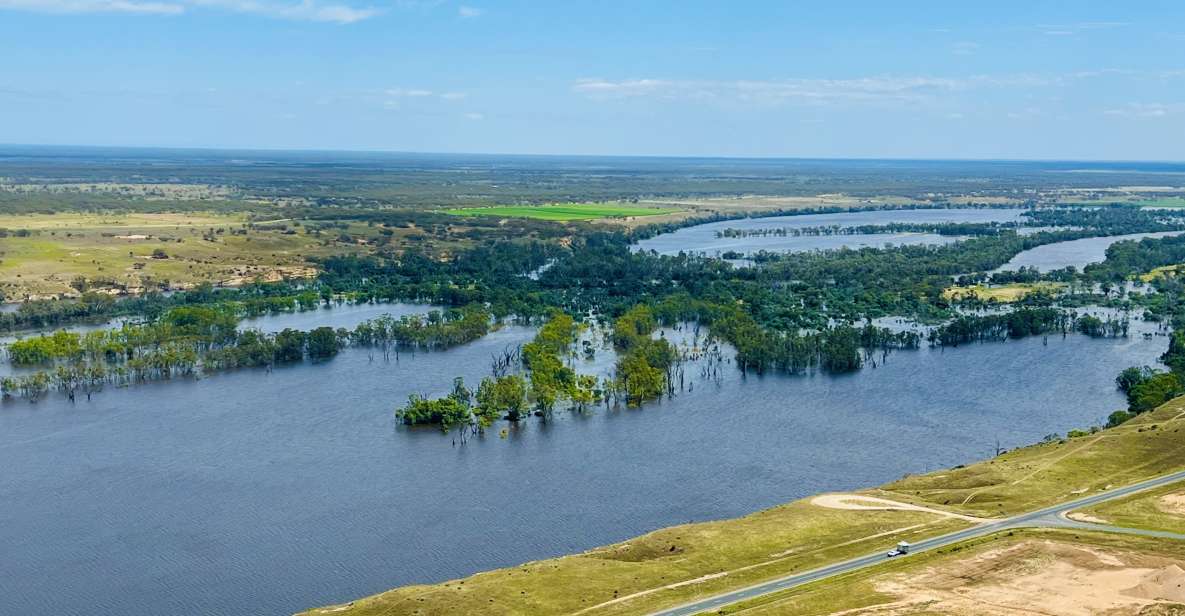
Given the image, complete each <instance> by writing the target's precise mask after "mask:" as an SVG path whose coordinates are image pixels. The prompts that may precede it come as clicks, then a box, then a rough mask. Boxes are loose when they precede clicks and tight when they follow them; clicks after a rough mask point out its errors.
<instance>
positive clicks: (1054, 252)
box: [996, 231, 1182, 272]
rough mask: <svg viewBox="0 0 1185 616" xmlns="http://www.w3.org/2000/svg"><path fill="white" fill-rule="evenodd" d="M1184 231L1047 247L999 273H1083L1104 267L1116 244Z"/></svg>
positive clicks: (1028, 252) (1014, 259)
mask: <svg viewBox="0 0 1185 616" xmlns="http://www.w3.org/2000/svg"><path fill="white" fill-rule="evenodd" d="M1181 233H1182V232H1181V231H1165V232H1161V233H1132V234H1130V235H1111V236H1106V237H1088V238H1083V239H1080V240H1070V241H1068V242H1057V243H1054V244H1045V245H1043V246H1038V247H1036V248H1030V249H1028V250H1026V251H1024V252H1021V253H1020V254H1018V255H1016V256H1015V257H1012V259H1011V260H1010V261H1008V262H1007V263H1005V264H1004V265H1002V266H1000V267H999V268H998V269H997V270H996V271H1008V270H1018V269H1020V268H1022V267H1035V268H1037V270H1038V271H1041V272H1049V271H1053V270H1057V269H1062V268H1065V267H1069V266H1071V265H1073V266H1074V267H1076V268H1078V269H1080V270H1081V269H1082V268H1083V267H1086V266H1087V265H1090V264H1091V263H1102V262H1103V261H1105V260H1106V259H1107V248H1108V247H1110V246H1111V244H1114V243H1115V242H1122V241H1124V240H1142V239H1145V238H1160V237H1172V236H1174V235H1180V234H1181Z"/></svg>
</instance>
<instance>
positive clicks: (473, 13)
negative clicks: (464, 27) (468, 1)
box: [457, 4, 485, 19]
mask: <svg viewBox="0 0 1185 616" xmlns="http://www.w3.org/2000/svg"><path fill="white" fill-rule="evenodd" d="M483 14H485V9H479V8H476V7H472V6H465V5H463V4H462V5H461V6H459V7H457V15H458V16H460V17H461V18H462V19H473V18H474V17H481V16H482V15H483Z"/></svg>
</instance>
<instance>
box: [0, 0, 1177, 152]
mask: <svg viewBox="0 0 1185 616" xmlns="http://www.w3.org/2000/svg"><path fill="white" fill-rule="evenodd" d="M0 143H10V144H60V145H105V146H119V145H128V146H166V147H225V148H261V149H331V150H338V149H340V150H389V151H415V152H476V153H517V154H606V155H666V156H743V157H833V158H1008V159H1076V160H1171V161H1182V160H1185V2H1179V1H1172V2H1170V1H1163V2H1140V1H1138V0H1133V1H1129V2H1116V1H1113V0H1112V1H1108V2H1093V1H1076V2H1043V1H1041V0H1028V1H1024V2H1013V1H999V0H997V1H993V2H951V1H949V0H947V1H944V2H924V1H909V0H901V1H899V2H885V1H883V0H878V1H875V2H873V1H869V2H855V1H848V2H844V1H841V0H832V1H830V2H809V1H798V2H790V1H762V0H748V1H742V0H734V1H731V2H725V1H720V2H707V1H697V0H683V1H667V2H659V1H648V0H634V1H632V2H627V1H624V0H620V1H615V0H604V1H596V2H593V1H580V2H578V1H575V0H563V1H555V0H552V1H542V0H540V1H536V2H527V1H512V0H507V1H498V0H463V1H461V2H456V1H451V0H0Z"/></svg>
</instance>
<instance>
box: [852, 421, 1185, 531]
mask: <svg viewBox="0 0 1185 616" xmlns="http://www.w3.org/2000/svg"><path fill="white" fill-rule="evenodd" d="M1183 413H1185V398H1177V399H1176V400H1172V401H1169V402H1168V403H1166V404H1165V405H1164V406H1161V407H1160V408H1158V409H1156V410H1155V411H1150V412H1148V413H1145V414H1143V415H1140V416H1138V417H1136V418H1135V419H1132V420H1130V421H1128V422H1127V423H1125V424H1123V425H1121V426H1119V427H1117V428H1112V429H1110V430H1103V431H1101V432H1099V433H1098V434H1093V435H1088V436H1080V437H1077V438H1072V439H1065V440H1063V441H1057V442H1053V443H1046V444H1041V445H1033V446H1030V447H1022V448H1019V449H1014V450H1012V451H1010V452H1008V453H1005V454H1004V455H1001V456H999V457H996V458H992V459H990V460H986V461H983V462H979V463H976V464H970V465H967V466H966V467H963V468H954V469H949V470H943V471H938V472H935V473H928V474H925V475H916V476H911V477H906V478H904V479H901V480H900V481H896V482H894V483H891V484H888V485H885V486H882V488H881V489H879V490H874V491H872V492H870V494H873V495H875V496H881V497H884V498H890V499H893V500H902V501H909V502H914V503H917V504H920V505H925V506H930V507H937V508H939V509H947V510H950V511H958V512H960V513H965V514H969V515H977V516H984V517H995V516H1007V515H1016V514H1018V513H1022V512H1025V511H1032V510H1033V509H1039V508H1041V507H1047V506H1050V505H1053V504H1056V503H1059V502H1063V501H1067V500H1071V499H1074V498H1078V497H1081V496H1085V495H1087V494H1091V493H1094V492H1098V491H1099V490H1104V489H1106V488H1107V487H1108V486H1121V485H1124V484H1129V483H1135V482H1137V481H1140V480H1142V479H1148V478H1150V477H1155V476H1158V475H1163V474H1166V473H1169V472H1172V471H1175V470H1179V469H1180V468H1181V467H1182V466H1185V459H1183V458H1182V457H1181V452H1182V451H1185V417H1181V415H1182V414H1183Z"/></svg>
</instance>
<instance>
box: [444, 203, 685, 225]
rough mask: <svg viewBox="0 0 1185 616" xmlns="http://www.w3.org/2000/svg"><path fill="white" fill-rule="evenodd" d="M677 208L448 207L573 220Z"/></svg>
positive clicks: (478, 213) (604, 205) (649, 213)
mask: <svg viewBox="0 0 1185 616" xmlns="http://www.w3.org/2000/svg"><path fill="white" fill-rule="evenodd" d="M678 211H679V210H678V209H677V208H666V207H639V206H633V205H614V204H607V203H564V204H553V205H533V206H532V205H524V206H498V207H474V208H458V209H451V210H447V212H448V213H449V214H453V215H455V216H501V217H508V218H534V219H537V220H551V221H559V222H566V221H573V220H597V219H601V218H626V217H632V216H658V215H661V214H673V213H675V212H678Z"/></svg>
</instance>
